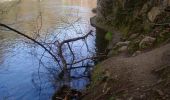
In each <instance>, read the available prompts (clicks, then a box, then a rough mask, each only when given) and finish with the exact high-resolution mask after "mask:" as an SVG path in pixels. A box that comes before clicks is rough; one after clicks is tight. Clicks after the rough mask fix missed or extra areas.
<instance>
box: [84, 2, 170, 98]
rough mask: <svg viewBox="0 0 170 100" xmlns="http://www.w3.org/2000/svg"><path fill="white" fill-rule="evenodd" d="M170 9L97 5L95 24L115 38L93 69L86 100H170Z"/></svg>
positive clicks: (153, 5)
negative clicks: (106, 56)
mask: <svg viewBox="0 0 170 100" xmlns="http://www.w3.org/2000/svg"><path fill="white" fill-rule="evenodd" d="M169 4H170V2H169V0H163V1H160V2H158V1H151V0H149V1H141V2H136V0H129V1H128V2H125V1H113V0H106V1H102V0H100V1H98V7H97V14H96V16H95V17H93V18H91V23H92V25H93V26H95V27H98V28H101V29H103V30H105V31H106V33H105V35H106V36H107V35H108V34H111V35H109V36H111V39H110V40H109V45H108V49H109V53H108V59H106V60H104V61H102V62H101V63H99V64H97V65H96V67H95V69H94V70H93V75H92V82H91V85H90V86H89V87H88V88H87V91H86V92H85V93H84V94H86V96H85V97H84V98H83V100H156V99H159V100H169V99H170V94H169V93H170V84H169V83H170V79H169V77H170V74H169V73H170V67H169V66H170V63H169V61H170V54H169V52H170V24H169V19H170V13H169V10H167V9H169ZM131 8H133V9H131ZM127 9H128V10H127Z"/></svg>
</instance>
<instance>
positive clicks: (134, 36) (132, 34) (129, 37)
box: [129, 34, 138, 39]
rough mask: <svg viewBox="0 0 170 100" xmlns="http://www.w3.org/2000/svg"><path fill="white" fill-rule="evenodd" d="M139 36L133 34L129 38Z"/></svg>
mask: <svg viewBox="0 0 170 100" xmlns="http://www.w3.org/2000/svg"><path fill="white" fill-rule="evenodd" d="M137 36H138V34H132V35H131V36H130V37H129V39H134V38H136V37H137Z"/></svg>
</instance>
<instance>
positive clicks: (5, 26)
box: [0, 23, 62, 69]
mask: <svg viewBox="0 0 170 100" xmlns="http://www.w3.org/2000/svg"><path fill="white" fill-rule="evenodd" d="M0 26H1V27H4V28H7V29H9V30H11V31H13V32H15V33H17V34H19V35H21V36H23V37H26V38H27V39H29V40H31V41H33V42H34V43H36V44H38V45H39V46H41V47H42V48H43V49H44V50H46V51H47V52H48V53H49V54H50V55H51V56H52V57H53V58H54V59H55V61H57V62H58V64H59V66H60V68H61V65H60V63H59V60H58V59H57V57H56V56H55V55H54V54H53V53H51V51H50V50H48V49H47V48H46V47H45V46H44V45H43V44H41V43H40V42H38V41H36V40H35V39H33V38H31V37H30V36H28V35H26V34H24V33H22V32H20V31H18V30H16V29H14V28H12V27H9V26H7V25H5V24H2V23H0ZM61 69H62V68H61Z"/></svg>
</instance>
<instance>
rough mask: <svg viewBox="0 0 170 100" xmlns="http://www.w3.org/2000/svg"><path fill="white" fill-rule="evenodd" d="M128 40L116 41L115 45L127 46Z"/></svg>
mask: <svg viewBox="0 0 170 100" xmlns="http://www.w3.org/2000/svg"><path fill="white" fill-rule="evenodd" d="M129 43H130V41H125V42H118V43H116V46H118V47H120V46H127V45H129Z"/></svg>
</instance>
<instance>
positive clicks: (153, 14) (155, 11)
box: [148, 7, 161, 22]
mask: <svg viewBox="0 0 170 100" xmlns="http://www.w3.org/2000/svg"><path fill="white" fill-rule="evenodd" d="M160 13H161V10H160V7H153V8H152V9H151V10H150V11H149V13H148V19H149V20H150V21H151V22H154V21H155V19H156V17H157V16H158V15H159V14H160Z"/></svg>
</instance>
